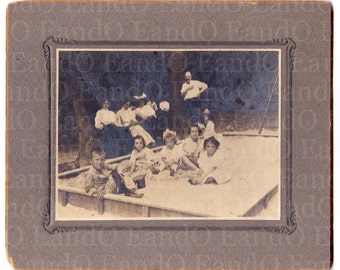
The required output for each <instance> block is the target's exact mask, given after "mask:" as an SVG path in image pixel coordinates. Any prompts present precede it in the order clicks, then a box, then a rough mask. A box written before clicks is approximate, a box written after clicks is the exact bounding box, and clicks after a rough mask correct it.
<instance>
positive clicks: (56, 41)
mask: <svg viewBox="0 0 340 270" xmlns="http://www.w3.org/2000/svg"><path fill="white" fill-rule="evenodd" d="M51 43H54V44H75V43H76V41H75V40H73V39H71V40H68V39H66V38H60V37H54V36H50V37H48V38H47V39H46V40H45V41H44V43H43V44H42V47H43V49H44V58H45V61H46V70H47V71H50V62H51V60H50V57H51V48H50V45H51Z"/></svg>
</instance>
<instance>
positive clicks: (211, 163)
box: [188, 136, 231, 185]
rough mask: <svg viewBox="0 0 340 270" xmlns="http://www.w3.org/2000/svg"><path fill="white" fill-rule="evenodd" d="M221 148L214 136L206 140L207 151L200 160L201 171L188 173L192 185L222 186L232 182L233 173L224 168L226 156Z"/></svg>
mask: <svg viewBox="0 0 340 270" xmlns="http://www.w3.org/2000/svg"><path fill="white" fill-rule="evenodd" d="M219 147H220V142H219V141H218V140H217V139H216V138H215V137H214V136H212V137H209V138H207V139H205V140H204V150H205V151H204V152H202V153H201V154H200V157H199V159H198V164H199V171H198V172H188V177H189V178H190V179H189V183H190V184H193V185H197V184H208V183H216V184H222V183H226V182H229V181H230V180H231V173H230V172H229V171H228V170H227V169H226V168H225V167H223V164H222V163H223V160H224V156H223V154H222V153H221V152H220V151H218V148H219Z"/></svg>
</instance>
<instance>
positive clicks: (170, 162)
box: [52, 47, 282, 221]
mask: <svg viewBox="0 0 340 270" xmlns="http://www.w3.org/2000/svg"><path fill="white" fill-rule="evenodd" d="M281 65H282V64H281V50H280V49H275V48H267V47H264V48H263V47H262V48H261V47H258V48H253V47H251V48H238V47H228V48H223V49H219V48H218V49H217V48H204V49H197V48H192V49H191V48H188V49H177V48H176V49H173V48H167V47H164V48H158V47H157V48H156V47H155V48H147V47H146V48H138V49H131V48H130V49H122V48H120V47H119V48H114V47H110V48H94V47H86V48H84V47H80V48H71V49H70V48H59V49H57V50H56V74H55V75H56V77H55V80H56V99H55V100H52V102H54V103H55V104H54V106H55V108H56V114H55V115H52V118H54V119H55V123H56V128H55V137H56V140H55V145H53V146H52V147H53V148H54V149H55V150H56V151H55V153H56V157H55V170H56V171H55V175H56V179H55V197H56V200H55V220H57V221H58V220H60V221H62V220H121V219H160V220H162V219H223V220H280V219H281V214H282V213H281V212H282V210H281V209H282V205H281V204H282V203H281V201H282V200H281V198H282V184H281V183H282V180H281V178H282V172H281V170H282V169H281V167H282V166H281V165H282V161H281V160H282V156H281V155H282V152H281V147H282V132H281V125H282V124H281V121H282V113H281V97H282V93H281V92H282V91H281V87H282V72H281ZM52 80H54V78H52Z"/></svg>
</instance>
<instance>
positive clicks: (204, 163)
mask: <svg viewBox="0 0 340 270" xmlns="http://www.w3.org/2000/svg"><path fill="white" fill-rule="evenodd" d="M185 78H186V82H185V83H183V85H182V89H181V95H182V96H183V98H184V100H191V99H195V100H197V99H198V98H199V95H200V94H201V93H202V92H204V91H205V90H206V89H207V88H208V86H207V85H206V84H205V83H202V82H199V81H193V80H191V73H190V72H186V73H185ZM191 92H192V93H191ZM135 98H136V99H137V100H138V101H139V106H138V107H137V108H131V102H130V100H126V101H124V103H123V105H122V108H121V109H120V110H119V111H118V112H117V113H114V112H113V111H110V110H109V107H110V102H109V101H108V100H105V101H104V103H103V108H102V109H101V110H99V111H98V112H97V114H96V117H95V128H96V129H98V130H103V129H105V128H106V127H108V126H116V127H126V128H128V129H129V131H130V133H131V136H132V138H133V140H132V146H133V148H132V152H131V154H130V159H129V160H127V161H123V162H121V163H119V164H111V165H110V164H107V163H105V151H106V149H105V148H104V149H105V151H104V149H103V147H102V149H96V150H93V151H92V152H91V157H90V163H91V165H92V166H91V168H90V169H89V170H88V172H87V173H86V175H85V191H86V193H88V194H89V195H93V194H96V195H97V198H99V199H102V197H103V195H104V194H105V193H112V194H118V193H124V194H125V195H127V196H131V197H135V198H141V197H143V194H142V193H139V192H138V188H139V187H140V185H138V184H139V182H140V181H143V180H144V179H145V176H146V175H148V174H149V175H153V176H156V178H159V179H163V177H174V176H175V175H176V173H177V171H178V170H179V169H182V170H184V171H185V172H186V175H187V176H188V182H189V183H190V184H192V185H197V184H207V183H217V184H219V183H223V182H226V181H228V180H229V177H228V176H226V174H225V173H221V171H220V170H221V163H222V161H223V159H224V158H223V154H222V153H221V152H220V151H219V150H218V149H219V147H220V142H219V140H218V139H217V138H216V133H215V128H214V122H213V116H212V114H211V113H210V111H209V109H207V108H206V109H204V110H203V123H198V122H197V123H196V124H192V125H190V127H189V129H188V131H189V132H188V133H189V134H188V135H189V136H188V137H187V138H186V139H184V140H183V141H182V142H181V143H178V142H177V136H176V132H175V131H172V130H169V129H166V130H165V131H164V132H163V143H164V146H163V148H162V149H161V151H159V152H158V153H154V151H152V150H151V149H150V148H152V147H153V146H154V143H155V141H154V139H153V138H152V137H151V136H150V134H149V133H148V132H147V131H146V130H145V129H144V128H143V127H142V126H141V125H140V122H139V121H137V117H138V118H139V119H142V120H146V119H148V118H150V117H151V118H155V117H156V114H155V111H156V110H157V109H158V107H157V104H156V103H154V102H152V101H149V102H148V103H146V102H145V99H146V95H145V94H144V93H143V94H142V95H140V96H136V97H135ZM166 103H167V102H163V103H162V102H161V103H160V104H159V105H160V107H161V109H162V110H169V103H167V104H166ZM142 186H143V185H142Z"/></svg>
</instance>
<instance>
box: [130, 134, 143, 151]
mask: <svg viewBox="0 0 340 270" xmlns="http://www.w3.org/2000/svg"><path fill="white" fill-rule="evenodd" d="M138 139H140V140H142V142H143V145H144V146H143V148H145V146H146V145H145V140H144V138H143V136H141V135H137V136H135V137H133V139H132V140H133V145H135V142H136V140H138Z"/></svg>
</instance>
